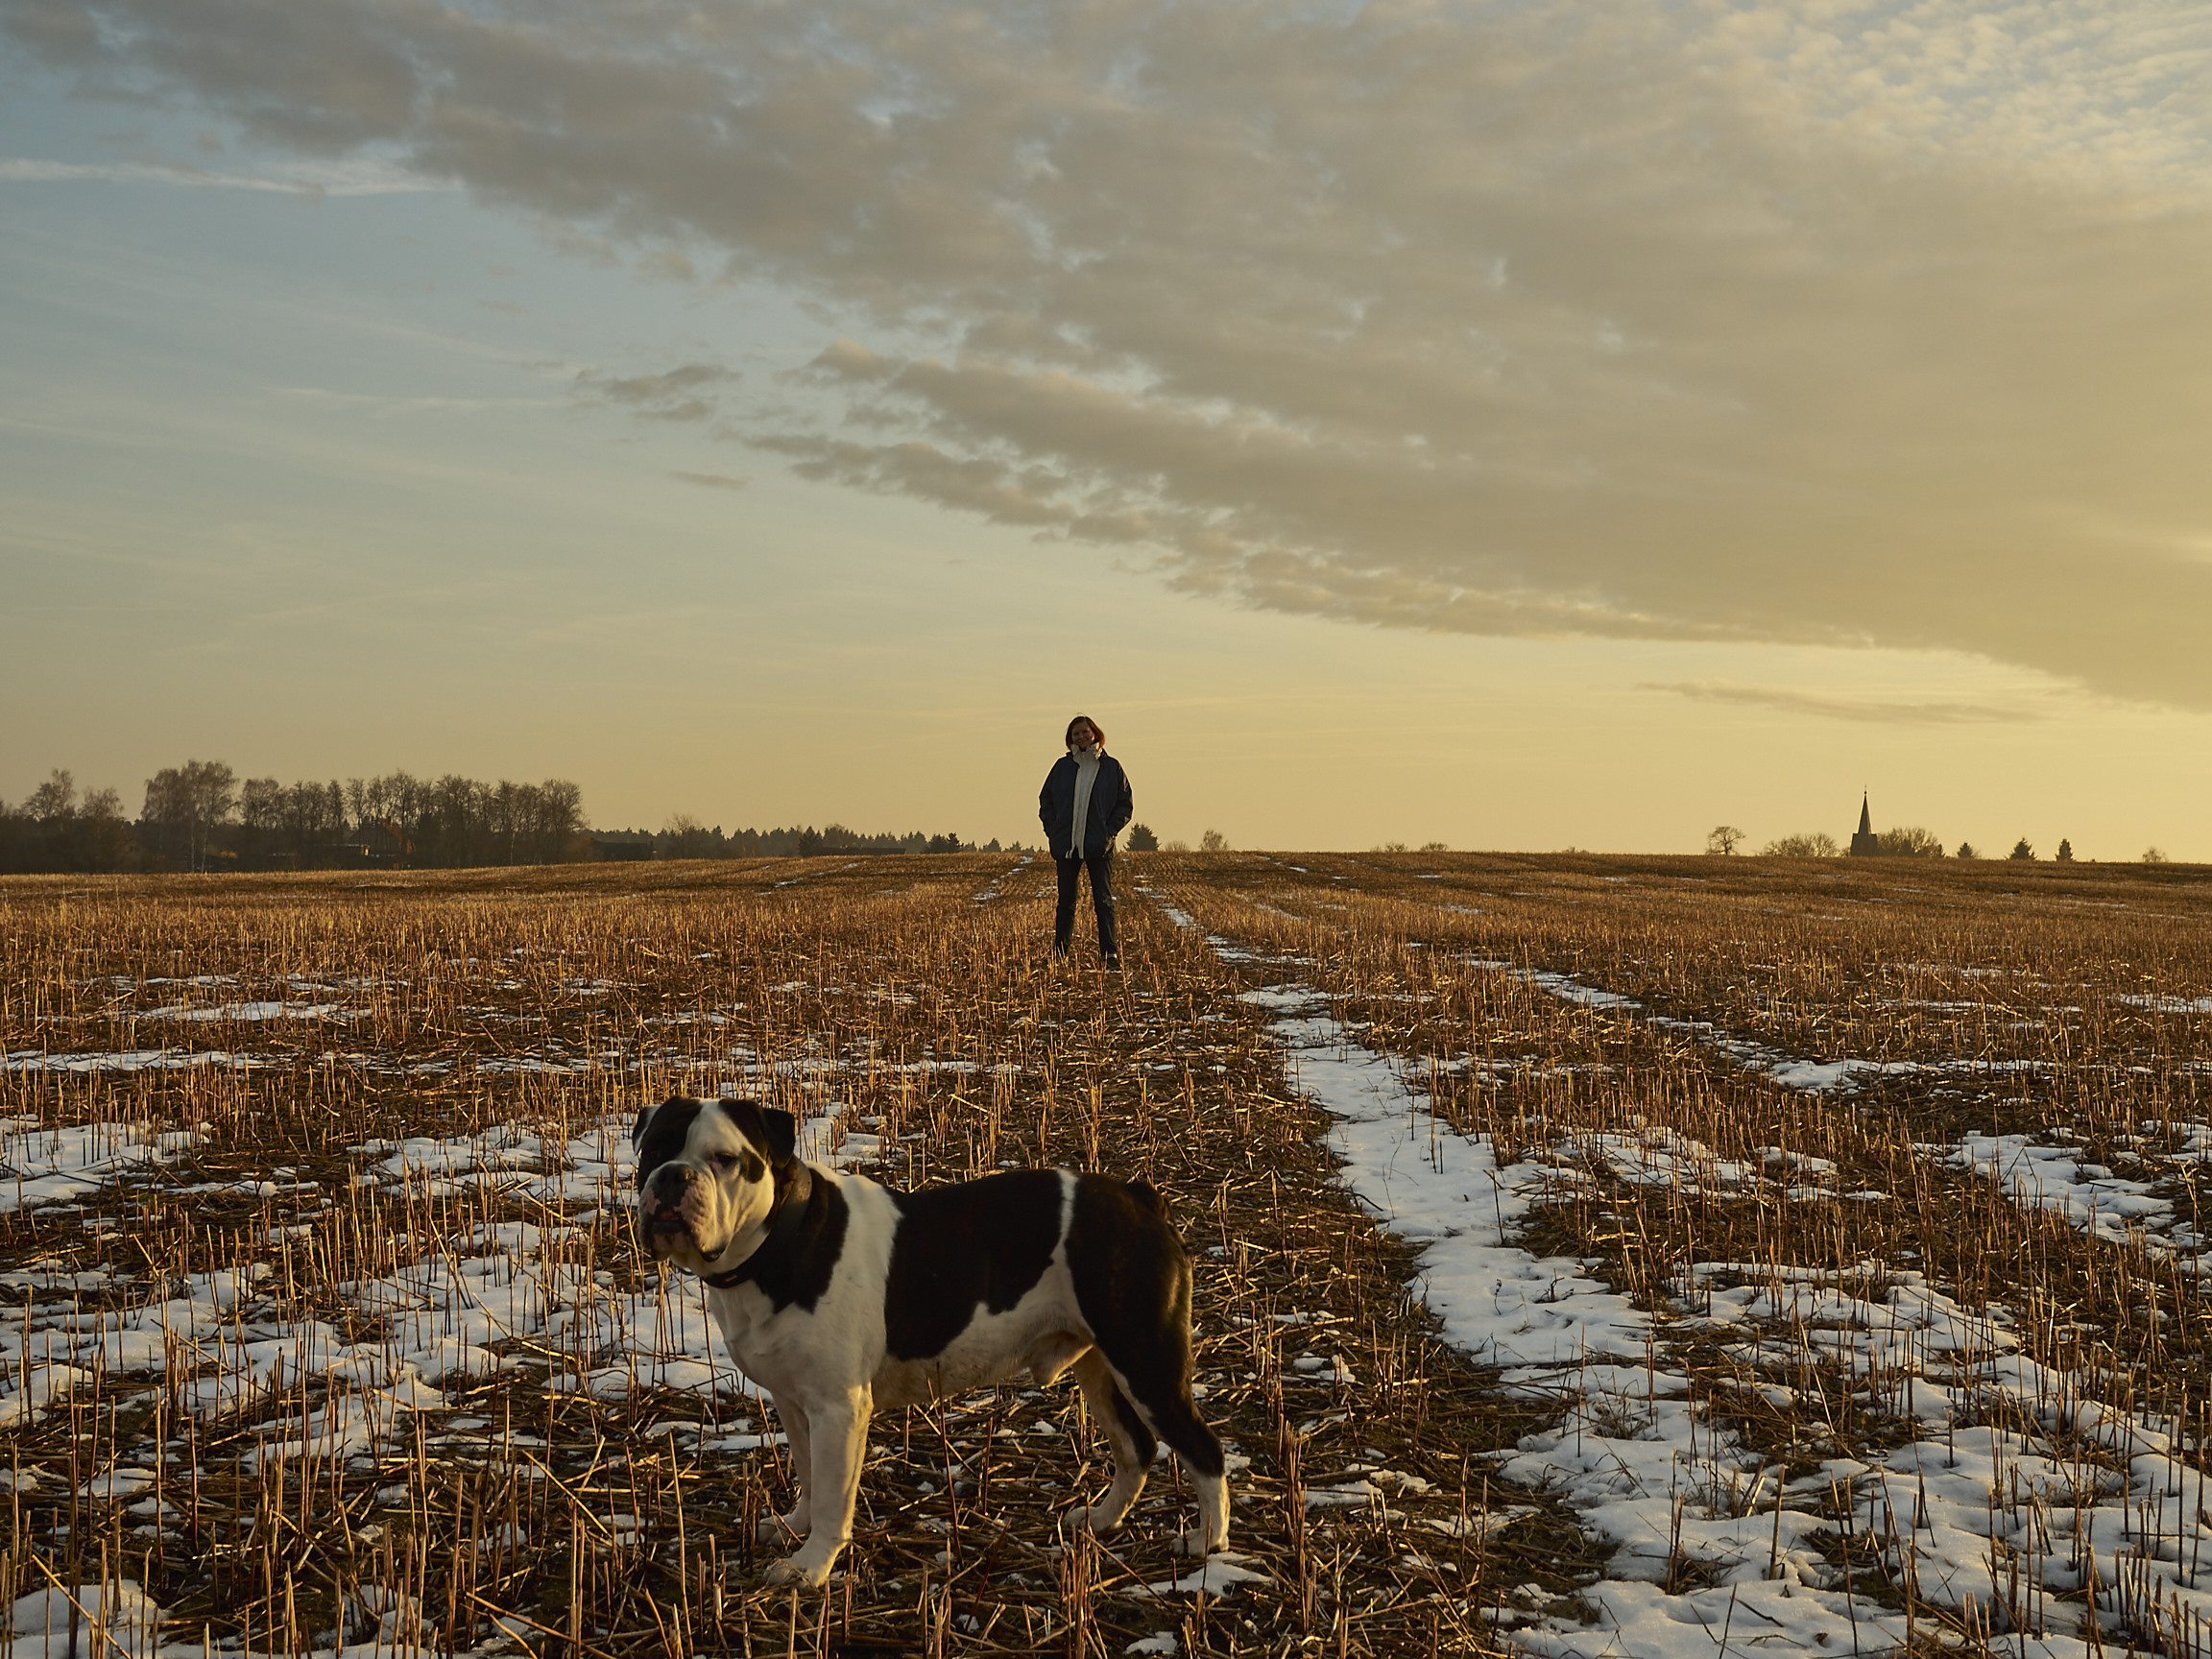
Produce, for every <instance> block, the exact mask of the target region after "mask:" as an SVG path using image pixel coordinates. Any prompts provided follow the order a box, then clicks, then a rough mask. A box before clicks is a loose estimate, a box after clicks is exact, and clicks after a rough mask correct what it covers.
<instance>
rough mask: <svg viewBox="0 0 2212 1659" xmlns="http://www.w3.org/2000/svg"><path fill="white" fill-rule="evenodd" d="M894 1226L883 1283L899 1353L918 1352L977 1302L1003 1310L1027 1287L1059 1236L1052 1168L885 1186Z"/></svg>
mask: <svg viewBox="0 0 2212 1659" xmlns="http://www.w3.org/2000/svg"><path fill="white" fill-rule="evenodd" d="M891 1196H892V1197H893V1198H895V1199H897V1200H898V1203H899V1229H898V1231H897V1232H896V1233H894V1234H893V1235H892V1238H891V1274H890V1280H889V1282H888V1284H887V1285H886V1286H884V1293H883V1334H884V1336H885V1338H886V1339H887V1342H888V1345H889V1347H890V1351H891V1355H892V1357H893V1358H898V1359H927V1358H933V1357H934V1356H936V1355H939V1354H942V1353H944V1352H945V1350H946V1348H947V1347H949V1346H950V1344H951V1341H952V1339H953V1338H954V1337H955V1336H957V1335H959V1334H960V1333H961V1332H963V1331H965V1330H967V1329H968V1325H969V1322H970V1321H971V1320H972V1319H974V1316H975V1309H976V1306H977V1304H981V1305H982V1306H983V1307H985V1308H987V1309H989V1310H991V1311H992V1312H994V1313H1003V1312H1005V1311H1006V1310H1008V1309H1010V1308H1012V1307H1013V1306H1014V1305H1015V1304H1016V1303H1018V1302H1020V1301H1021V1300H1022V1297H1024V1296H1026V1295H1027V1294H1028V1293H1029V1292H1030V1290H1032V1289H1033V1288H1035V1286H1036V1284H1037V1281H1038V1280H1040V1279H1042V1278H1044V1277H1045V1270H1046V1268H1047V1267H1049V1266H1051V1265H1052V1252H1053V1250H1054V1249H1055V1248H1056V1247H1057V1246H1058V1245H1059V1242H1060V1197H1061V1193H1060V1173H1059V1171H1058V1170H1056V1169H1020V1170H1015V1171H1012V1172H1010V1173H1007V1174H1004V1175H986V1176H985V1177H984V1178H983V1179H982V1180H980V1181H970V1182H964V1183H962V1184H961V1185H958V1186H954V1187H928V1188H925V1189H924V1190H921V1191H919V1192H893V1193H892V1194H891Z"/></svg>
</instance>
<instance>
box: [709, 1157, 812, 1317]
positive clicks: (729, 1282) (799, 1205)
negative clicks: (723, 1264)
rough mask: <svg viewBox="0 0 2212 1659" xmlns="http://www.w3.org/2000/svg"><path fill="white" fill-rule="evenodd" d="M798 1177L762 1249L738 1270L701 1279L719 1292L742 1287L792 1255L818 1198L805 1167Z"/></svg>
mask: <svg viewBox="0 0 2212 1659" xmlns="http://www.w3.org/2000/svg"><path fill="white" fill-rule="evenodd" d="M795 1167H796V1168H797V1170H798V1178H797V1179H796V1180H794V1181H793V1182H792V1183H791V1185H790V1187H789V1189H788V1190H786V1191H785V1192H784V1194H783V1197H782V1201H781V1202H780V1203H779V1204H778V1205H777V1206H776V1213H775V1215H774V1217H773V1218H772V1219H771V1220H770V1221H769V1223H768V1237H767V1238H763V1239H761V1240H760V1246H759V1248H758V1249H757V1250H755V1251H754V1252H753V1254H752V1255H750V1256H748V1257H746V1258H745V1260H744V1261H742V1262H738V1263H737V1265H736V1266H734V1267H729V1268H725V1269H724V1270H723V1271H721V1272H719V1273H702V1274H701V1275H700V1276H699V1277H700V1278H701V1279H703V1280H704V1281H705V1282H706V1283H707V1284H709V1285H710V1286H713V1287H714V1288H715V1289H717V1290H729V1289H733V1288H734V1287H736V1286H739V1285H744V1284H748V1283H750V1282H751V1281H753V1280H755V1279H757V1278H759V1277H760V1275H761V1274H762V1273H763V1272H765V1271H767V1270H768V1269H770V1268H773V1267H775V1266H776V1265H778V1264H779V1263H780V1262H782V1261H783V1260H784V1259H785V1258H786V1257H788V1256H789V1255H790V1254H791V1247H792V1245H793V1244H794V1243H796V1242H797V1240H798V1238H799V1229H800V1228H801V1226H803V1225H804V1224H805V1220H806V1212H807V1210H808V1209H809V1208H811V1207H812V1203H813V1198H814V1176H813V1174H812V1172H811V1171H809V1170H808V1169H807V1167H806V1166H805V1165H804V1164H800V1165H797V1166H795Z"/></svg>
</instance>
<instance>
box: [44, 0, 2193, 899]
mask: <svg viewBox="0 0 2212 1659" xmlns="http://www.w3.org/2000/svg"><path fill="white" fill-rule="evenodd" d="M0 225H4V226H5V234H4V235H0V599H4V604H0V640H4V641H5V649H4V650H0V709H5V718H4V719H0V798H5V799H9V800H20V799H21V798H22V797H23V796H25V795H27V794H28V793H29V792H30V791H31V789H32V788H34V787H35V786H36V784H37V783H38V782H39V781H41V780H43V779H44V778H45V776H46V774H47V772H48V770H49V769H51V768H53V767H58V766H60V767H68V768H70V769H71V770H72V771H73V772H74V773H75V775H76V778H77V781H78V782H79V784H80V785H81V786H84V787H97V786H102V785H112V786H114V787H116V788H117V789H119V790H120V792H121V793H122V795H123V797H124V800H125V804H126V805H127V806H129V807H135V805H136V804H137V801H138V799H139V798H140V796H141V794H142V792H143V781H144V780H145V779H146V778H148V777H150V776H151V775H152V774H153V772H154V771H155V770H156V769H157V768H159V767H162V766H167V765H175V764H178V763H180V761H182V760H183V759H185V758H187V757H200V758H221V759H225V760H228V762H229V763H230V764H231V765H232V766H233V767H234V768H235V769H236V770H237V772H238V773H239V775H240V776H241V777H246V776H256V777H257V776H275V777H277V778H280V779H282V780H285V781H291V780H293V779H296V778H302V777H313V778H327V777H333V776H336V777H350V776H366V775H373V774H376V773H381V772H387V771H391V770H394V769H397V768H405V769H407V770H409V771H413V772H416V773H418V774H432V775H435V774H439V773H445V772H461V773H464V774H468V775H471V776H477V777H483V778H487V779H492V778H499V777H513V778H517V779H537V778H543V777H565V778H570V779H573V780H575V781H577V782H578V783H579V784H580V785H581V786H582V788H583V791H584V801H585V808H586V811H587V813H588V815H589V817H590V818H591V820H592V821H593V822H594V823H596V824H598V825H600V826H602V827H609V828H613V827H641V828H658V827H659V826H660V825H661V824H662V823H663V822H664V821H665V820H666V819H667V818H668V817H669V816H670V815H671V814H675V813H680V812H681V813H688V814H690V815H692V816H694V817H696V818H698V819H700V820H701V821H703V822H705V823H708V824H720V825H723V826H724V827H726V828H730V829H735V828H737V827H739V826H744V825H751V826H756V827H766V826H768V825H771V824H790V823H813V824H822V823H826V822H829V821H837V822H842V823H845V824H848V825H851V826H853V827H854V828H856V829H868V830H879V829H892V830H900V831H903V830H907V829H926V830H928V831H930V832H933V833H934V832H942V831H945V830H951V831H953V832H956V833H958V834H960V835H962V836H963V837H966V838H969V839H974V840H983V839H987V838H990V837H998V838H999V839H1001V840H1012V839H1027V840H1034V839H1035V836H1036V830H1035V822H1036V821H1035V818H1034V815H1033V808H1032V807H1031V805H1030V802H1031V801H1033V799H1034V796H1035V790H1036V788H1037V786H1038V783H1039V782H1040V781H1042V779H1043V776H1044V773H1045V771H1046V768H1047V766H1048V765H1049V763H1050V762H1051V760H1052V758H1053V757H1055V756H1056V755H1057V754H1058V753H1059V750H1060V733H1061V731H1062V729H1063V728H1064V726H1065V725H1066V723H1067V721H1068V719H1069V717H1070V715H1071V714H1073V713H1074V712H1076V711H1078V710H1081V711H1084V712H1087V713H1090V714H1092V715H1094V717H1095V718H1096V719H1097V720H1098V721H1099V722H1100V724H1101V725H1103V726H1104V727H1105V728H1106V731H1107V746H1108V748H1109V749H1110V750H1112V751H1113V752H1115V753H1116V754H1117V755H1118V756H1119V757H1120V758H1121V759H1122V761H1123V764H1124V765H1125V766H1126V768H1127V769H1128V771H1129V774H1130V777H1131V779H1132V781H1133V784H1134V787H1135V793H1136V798H1137V816H1138V817H1139V818H1140V819H1141V820H1142V821H1144V822H1146V823H1149V824H1150V825H1152V826H1153V827H1154V828H1155V829H1157V830H1158V831H1159V833H1160V834H1161V835H1162V836H1163V837H1164V838H1167V839H1184V840H1189V841H1192V842H1195V841H1196V839H1197V838H1198V836H1199V834H1200V832H1201V831H1203V830H1205V829H1218V830H1220V831H1221V832H1222V833H1223V834H1225V835H1226V836H1227V837H1228V838H1229V840H1230V842H1231V843H1232V844H1233V845H1238V846H1245V847H1262V848H1301V847H1312V848H1322V847H1337V848H1349V849H1358V848H1363V847H1369V846H1374V845H1377V844H1382V843H1387V842H1394V841H1404V842H1407V843H1409V844H1412V845H1415V846H1418V845H1421V844H1423V843H1425V842H1430V841H1441V842H1444V843H1446V844H1448V845H1450V846H1453V847H1457V848H1485V849H1487V848H1519V849H1526V850H1531V851H1543V850H1550V849H1556V848H1562V847H1567V846H1576V847H1582V848H1586V849H1592V850H1601V851H1675V852H1680V851H1695V850H1696V849H1697V848H1699V847H1701V846H1702V845H1703V842H1704V837H1705V833H1706V831H1707V830H1708V829H1711V828H1712V827H1713V826H1714V825H1716V824H1719V823H1728V824H1733V825H1736V826H1739V827H1740V828H1741V829H1743V831H1744V832H1745V834H1746V836H1747V839H1748V842H1749V844H1750V845H1752V846H1754V847H1756V846H1757V845H1759V844H1761V843H1763V842H1765V841H1766V840H1767V839H1770V838H1772V837H1776V836H1780V835H1784V834H1789V833H1793V832H1801V831H1806V830H1813V829H1825V830H1827V831H1828V832H1830V833H1832V834H1835V835H1838V836H1839V837H1840V836H1846V835H1848V833H1849V831H1850V830H1851V829H1853V828H1854V827H1855V826H1856V821H1857V816H1858V808H1859V803H1860V799H1861V793H1862V791H1866V792H1869V793H1870V795H1871V799H1872V804H1873V811H1874V817H1875V821H1876V823H1877V825H1878V826H1890V825H1905V824H1913V825H1922V826H1925V827H1927V828H1929V829H1933V830H1935V831H1936V833H1937V834H1938V835H1940V836H1941V837H1943V839H1944V840H1945V841H1946V843H1949V844H1953V845H1956V844H1957V843H1958V842H1960V841H1961V840H1971V841H1973V842H1974V843H1976V844H1977V845H1978V846H1980V847H1982V848H1983V849H1984V851H1988V850H2002V849H2004V848H2007V847H2009V846H2010V845H2011V843H2012V841H2013V840H2014V839H2015V838H2016V837H2019V836H2026V837H2027V838H2028V839H2030V840H2031V841H2032V842H2033V843H2034V844H2035V845H2036V846H2037V847H2038V849H2040V850H2041V851H2043V852H2045V853H2048V852H2050V851H2051V850H2052V849H2054V848H2055V847H2056V844H2057V842H2058V840H2059V839H2060V838H2061V837H2062V836H2063V837H2066V838H2068V839H2070V840H2071V842H2072V843H2073V846H2074V848H2075V849H2076V851H2077V852H2078V853H2079V854H2080V855H2082V856H2086V857H2098V858H2132V857H2135V856H2138V855H2139V854H2141V853H2142V851H2143V850H2144V848H2145V847H2146V846H2150V845H2156V846H2158V847H2160V848H2162V849H2163V850H2164V851H2165V852H2167V853H2168V854H2172V855H2173V856H2176V857H2177V858H2195V859H2204V860H2212V652H2207V651H2206V650H2205V649H2204V648H2203V646H2202V644H2201V640H2202V637H2203V636H2204V633H2205V630H2206V624H2207V621H2208V620H2212V466H2207V465H2206V464H2205V463H2204V460H2203V452H2204V449H2205V436H2204V435H2205V434H2206V432H2207V431H2212V419H2208V417H2212V304H2207V296H2206V288H2205V284H2206V273H2207V272H2208V271H2212V13H2207V12H2205V11H2204V10H2203V9H2202V8H2201V7H2196V6H2184V5H2173V6H2158V5H2142V6H2129V5H2113V4H2109V3H2104V0H2100V3H2095V4H2080V5H2074V4H2054V3H2041V0H2024V3H2021V4H1997V5H1987V6H1979V7H1977V6H1972V5H1965V4H1952V3H1949V0H1934V3H1928V4H1905V5H1881V6H1860V5H1846V4H1833V3H1830V4H1807V5H1800V6H1795V7H1790V8H1780V7H1772V6H1764V5H1748V4H1733V5H1731V4H1720V3H1718V0H1689V3H1677V4H1667V5H1658V4H1644V5H1636V4H1620V5H1613V4H1582V3H1575V4H1561V5H1556V6H1543V7H1528V6H1527V5H1523V4H1497V5H1489V4H1475V5H1458V6H1454V5H1441V6H1431V5H1368V6H1358V5H1346V4H1331V5H1285V4H1279V3H1278V4H1268V5H1234V4H1215V5H1209V4H1180V5H1174V6H1164V5H1156V4H1139V3H1135V0H1115V3H1105V4H1084V3H1076V4H1070V5H1066V6H1051V7H1040V6H1027V7H1022V6H1012V5H997V4H990V3H985V4H971V5H964V6H960V7H942V6H936V5H929V4H922V3H916V0H902V3H901V4H897V5H867V4H846V3H843V0H820V3H816V4H809V5H806V6H803V7H793V6H787V5H781V4H761V5H742V4H719V5H714V6H709V7H699V6H695V5H692V4H689V3H686V4H683V5H675V4H663V3H661V0H577V3H575V4H559V3H546V4H535V5H521V4H510V3H508V0H470V3H468V4H451V3H445V0H0Z"/></svg>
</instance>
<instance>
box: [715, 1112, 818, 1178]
mask: <svg viewBox="0 0 2212 1659" xmlns="http://www.w3.org/2000/svg"><path fill="white" fill-rule="evenodd" d="M716 1104H718V1105H719V1106H720V1107H721V1108H722V1116H723V1117H725V1118H729V1119H730V1121H731V1122H733V1123H734V1124H736V1125H737V1128H738V1130H739V1132H740V1133H742V1134H743V1135H744V1137H745V1139H746V1140H748V1141H750V1142H753V1143H754V1144H755V1145H756V1146H757V1147H759V1148H760V1152H761V1156H763V1157H764V1158H766V1159H767V1160H768V1162H769V1164H770V1165H772V1166H777V1165H783V1164H788V1163H790V1162H791V1154H792V1151H793V1150H794V1149H795V1148H796V1147H797V1146H798V1144H799V1120H798V1119H797V1118H793V1117H792V1116H791V1114H790V1113H788V1112H784V1111H781V1110H779V1109H778V1108H776V1107H774V1106H763V1105H761V1104H760V1102H759V1101H757V1100H722V1101H718V1102H716Z"/></svg>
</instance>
